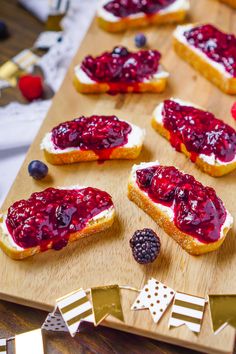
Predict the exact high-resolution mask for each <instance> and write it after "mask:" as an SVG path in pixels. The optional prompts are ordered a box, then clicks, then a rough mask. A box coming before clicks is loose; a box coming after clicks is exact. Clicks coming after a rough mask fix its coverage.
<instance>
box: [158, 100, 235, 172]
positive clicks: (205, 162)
mask: <svg viewBox="0 0 236 354" xmlns="http://www.w3.org/2000/svg"><path fill="white" fill-rule="evenodd" d="M171 100H172V101H175V102H177V103H179V104H181V105H185V106H192V107H196V108H200V109H203V108H201V107H198V106H196V105H194V104H193V103H190V102H186V101H183V100H179V99H173V98H172V99H171ZM162 108H163V103H160V104H159V105H158V106H157V107H156V109H155V110H154V112H153V117H152V127H153V128H154V129H155V130H156V131H157V132H158V133H159V134H161V135H162V136H163V137H164V138H166V139H167V140H168V141H170V132H169V131H168V130H167V129H166V128H165V127H164V125H163V119H162ZM180 151H181V152H182V153H184V154H185V156H187V157H188V158H190V156H191V153H190V152H189V151H188V150H187V148H186V146H185V145H184V144H183V143H181V146H180ZM194 163H195V164H196V165H197V166H198V167H199V168H200V169H201V170H202V171H204V172H206V173H208V174H209V175H211V176H213V177H220V176H224V175H226V174H227V173H230V172H232V171H233V170H234V169H235V168H236V156H235V158H234V160H233V161H232V162H228V163H221V162H220V161H218V160H217V159H216V158H215V157H214V156H212V158H211V157H209V156H206V155H203V154H200V155H198V156H197V158H196V160H195V161H194Z"/></svg>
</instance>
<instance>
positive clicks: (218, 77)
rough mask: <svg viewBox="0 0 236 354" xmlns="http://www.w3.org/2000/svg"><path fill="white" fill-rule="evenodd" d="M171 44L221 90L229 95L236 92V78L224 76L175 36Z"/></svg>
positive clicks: (183, 57)
mask: <svg viewBox="0 0 236 354" xmlns="http://www.w3.org/2000/svg"><path fill="white" fill-rule="evenodd" d="M173 46H174V49H175V51H176V53H177V54H178V55H179V56H180V57H181V58H182V59H184V60H185V61H187V62H188V63H189V64H190V65H191V66H192V67H193V68H194V69H196V70H197V71H198V72H199V73H200V74H202V75H203V76H204V77H205V78H206V79H208V80H209V81H211V82H212V83H213V84H214V85H216V86H217V87H219V88H220V89H221V90H222V91H223V92H225V93H227V94H229V95H235V94H236V78H234V77H231V78H228V77H225V76H224V75H223V74H222V73H220V72H219V71H218V70H217V69H215V68H214V67H213V66H212V65H211V64H210V63H208V62H207V61H206V60H204V58H202V57H200V56H199V55H198V54H196V53H195V52H194V51H193V50H192V49H191V47H190V46H187V45H185V44H183V43H182V42H180V41H179V40H178V39H177V38H175V37H174V39H173Z"/></svg>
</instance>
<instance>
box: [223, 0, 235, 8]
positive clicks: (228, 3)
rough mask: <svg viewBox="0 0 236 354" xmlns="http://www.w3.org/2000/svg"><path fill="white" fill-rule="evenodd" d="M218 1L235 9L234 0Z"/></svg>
mask: <svg viewBox="0 0 236 354" xmlns="http://www.w3.org/2000/svg"><path fill="white" fill-rule="evenodd" d="M220 1H221V2H224V3H225V4H227V5H229V6H231V7H233V8H234V9H236V0H220Z"/></svg>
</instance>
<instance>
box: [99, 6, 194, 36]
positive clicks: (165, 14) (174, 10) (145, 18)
mask: <svg viewBox="0 0 236 354" xmlns="http://www.w3.org/2000/svg"><path fill="white" fill-rule="evenodd" d="M108 2H110V0H103V1H101V2H100V6H99V8H98V11H97V19H98V24H99V26H100V27H101V28H103V29H104V30H105V31H108V32H122V31H125V30H127V29H130V28H138V27H145V26H148V25H161V24H165V23H174V22H182V21H183V20H184V19H185V17H186V14H187V11H188V10H189V1H188V0H176V1H175V2H174V3H172V4H171V5H169V6H168V7H166V8H165V9H163V10H160V11H159V12H157V13H154V14H152V15H146V14H144V13H143V12H140V13H139V14H135V15H130V16H128V17H123V18H121V17H116V16H114V15H113V14H112V13H111V12H108V11H107V10H106V9H105V8H104V5H106V4H107V3H108Z"/></svg>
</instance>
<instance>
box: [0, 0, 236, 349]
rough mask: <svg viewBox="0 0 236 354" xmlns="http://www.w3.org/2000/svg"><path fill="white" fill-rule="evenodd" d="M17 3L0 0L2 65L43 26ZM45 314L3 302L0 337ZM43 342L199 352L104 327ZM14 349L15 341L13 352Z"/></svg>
mask: <svg viewBox="0 0 236 354" xmlns="http://www.w3.org/2000/svg"><path fill="white" fill-rule="evenodd" d="M16 3H17V1H16V0H0V20H2V19H3V20H4V21H6V23H7V25H8V27H9V30H10V33H11V36H10V38H9V39H7V40H5V41H2V42H1V43H0V48H1V50H0V65H1V64H2V63H3V62H4V61H6V60H8V59H9V58H10V57H12V56H14V55H16V54H17V53H18V52H19V51H20V50H23V49H25V48H29V47H31V45H32V44H33V42H34V41H35V39H36V37H37V35H38V34H39V33H40V32H41V31H42V30H43V29H44V26H43V24H41V23H40V22H39V21H37V20H36V19H35V18H34V17H33V16H31V15H30V14H28V13H27V12H26V11H25V10H24V9H22V8H21V7H20V6H18V5H17V4H16ZM12 100H18V101H21V102H24V101H23V99H22V97H21V95H20V93H19V91H18V90H17V89H16V88H14V89H6V90H4V92H3V94H2V97H1V98H0V104H1V105H3V104H6V103H8V102H10V101H12ZM26 291H27V289H26ZM46 315H47V314H46V313H45V312H43V311H39V310H33V309H30V308H28V307H24V306H19V305H15V304H12V303H9V302H5V301H0V338H1V337H5V336H6V337H10V336H13V335H14V334H16V333H17V334H19V333H23V332H26V331H30V330H33V329H36V328H39V327H40V326H41V325H42V323H43V321H44V319H45V317H46ZM44 343H45V352H46V353H50V354H60V353H63V354H67V353H68V354H74V353H78V354H79V353H86V354H88V353H99V354H108V353H117V354H118V353H120V354H125V353H129V354H136V353H139V354H141V353H142V354H149V353H150V354H151V353H163V354H164V353H165V354H171V353H181V354H188V353H197V352H194V351H192V350H187V349H183V348H180V347H176V346H172V345H169V344H165V343H161V342H157V341H154V340H151V339H146V338H143V337H139V336H135V335H131V334H127V333H123V332H119V331H115V330H112V329H108V328H105V327H101V326H100V327H98V328H96V329H93V328H91V329H89V330H86V331H84V332H83V333H80V334H79V335H77V336H76V337H75V338H74V339H72V338H71V337H70V336H69V335H67V334H64V333H63V334H61V333H46V334H44ZM13 352H14V350H13V342H12V344H10V353H13ZM235 353H236V351H235ZM32 354H33V353H32Z"/></svg>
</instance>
